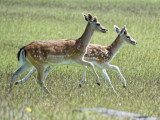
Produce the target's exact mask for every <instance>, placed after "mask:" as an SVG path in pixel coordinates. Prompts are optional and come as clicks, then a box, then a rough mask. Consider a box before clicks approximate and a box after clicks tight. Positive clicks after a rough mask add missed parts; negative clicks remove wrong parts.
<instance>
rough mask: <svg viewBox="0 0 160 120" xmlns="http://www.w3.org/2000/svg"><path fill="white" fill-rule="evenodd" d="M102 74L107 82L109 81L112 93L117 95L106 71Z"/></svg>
mask: <svg viewBox="0 0 160 120" xmlns="http://www.w3.org/2000/svg"><path fill="white" fill-rule="evenodd" d="M102 73H103V76H104V78H105V80H106V81H107V83H108V85H109V87H110V88H111V89H112V91H113V92H114V93H115V94H116V95H117V93H116V91H115V90H114V88H113V86H112V83H111V80H110V78H109V76H108V74H107V72H106V69H102Z"/></svg>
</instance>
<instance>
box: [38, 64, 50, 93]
mask: <svg viewBox="0 0 160 120" xmlns="http://www.w3.org/2000/svg"><path fill="white" fill-rule="evenodd" d="M36 69H37V72H38V75H37V83H38V84H39V85H40V87H41V88H42V89H43V90H44V92H46V93H47V94H50V92H49V90H48V89H47V88H46V86H45V85H44V79H45V77H46V76H45V75H44V73H45V70H46V69H45V68H44V67H42V66H41V67H40V68H39V67H37V68H36Z"/></svg>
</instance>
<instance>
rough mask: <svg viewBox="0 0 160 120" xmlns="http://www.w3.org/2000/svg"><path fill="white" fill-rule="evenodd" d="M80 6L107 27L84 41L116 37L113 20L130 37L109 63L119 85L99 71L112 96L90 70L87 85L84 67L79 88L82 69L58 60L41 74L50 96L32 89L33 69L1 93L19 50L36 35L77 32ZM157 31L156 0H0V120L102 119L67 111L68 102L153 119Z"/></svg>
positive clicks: (159, 89)
mask: <svg viewBox="0 0 160 120" xmlns="http://www.w3.org/2000/svg"><path fill="white" fill-rule="evenodd" d="M82 12H83V13H85V14H88V13H91V14H92V15H93V16H94V15H96V16H97V17H98V19H99V21H100V22H101V23H102V24H103V25H104V26H105V27H106V28H108V30H109V31H108V32H107V33H106V34H102V33H98V32H95V33H94V35H93V38H92V40H91V43H94V44H101V45H108V44H111V43H112V41H113V40H114V39H115V38H116V37H117V34H116V32H115V30H114V29H113V25H117V26H119V27H120V28H122V27H123V26H124V25H127V29H128V32H129V33H130V35H131V36H132V37H133V38H134V39H135V40H136V41H137V42H138V44H137V45H136V46H131V45H127V44H126V45H124V46H123V48H122V49H121V50H120V51H119V53H118V54H117V56H116V57H115V58H114V59H113V61H112V62H111V64H114V65H118V66H119V67H120V70H121V72H122V74H123V75H124V77H125V79H126V82H127V88H126V89H124V88H123V87H122V83H121V81H120V78H119V75H118V74H117V73H116V72H114V71H111V70H107V72H108V74H109V76H110V78H111V81H112V84H113V86H114V88H115V90H116V91H117V93H118V94H119V97H117V96H115V94H114V93H113V92H112V91H111V90H110V88H109V87H108V85H107V83H106V81H105V80H104V79H103V76H102V75H101V71H99V70H98V69H96V70H97V72H98V74H99V76H100V79H101V83H102V84H101V86H97V85H96V84H95V78H94V75H93V73H92V71H91V70H90V68H88V71H87V82H86V83H85V85H84V86H83V87H82V88H79V87H78V84H79V82H80V81H81V79H82V74H83V72H82V71H83V67H81V66H78V65H77V66H72V65H68V66H65V65H64V66H59V67H56V68H55V69H54V70H53V71H52V72H51V73H50V74H49V76H48V77H47V79H46V82H45V84H46V86H47V88H48V89H49V90H50V91H51V92H52V96H53V97H52V98H51V97H49V96H47V95H46V94H45V93H44V92H43V91H42V90H40V87H39V85H38V84H37V83H36V73H34V74H33V75H32V76H31V77H30V78H29V80H28V81H27V82H26V83H24V84H21V85H17V86H14V88H13V91H12V93H11V94H10V95H7V90H8V87H9V82H10V80H11V76H12V73H13V71H15V70H16V69H17V68H18V67H19V63H18V60H17V57H16V56H17V52H18V50H19V48H21V47H22V46H24V45H26V44H29V43H31V42H33V41H36V40H58V39H62V38H67V39H75V38H78V37H80V36H81V34H82V33H83V31H84V29H85V27H86V24H87V23H86V22H85V20H84V18H83V17H82V15H81V13H82ZM159 32H160V1H158V0H141V1H140V0H81V1H78V0H67V1H65V0H61V1H60V0H54V1H53V0H34V1H33V0H0V78H1V80H0V119H3V120H8V119H11V120H12V119H16V120H22V119H24V120H26V119H36V120H37V119H43V120H44V119H45V120H50V119H51V120H54V119H55V120H62V119H65V120H67V119H69V120H72V119H73V120H75V119H84V120H85V119H92V120H94V119H95V120H99V119H105V118H103V117H102V116H100V115H99V114H96V113H72V110H74V109H76V108H95V107H105V108H111V109H115V110H122V111H129V112H134V113H138V114H142V115H147V116H153V117H158V116H159V117H160V72H159V71H160V35H159ZM26 74H27V72H25V73H24V74H22V75H21V76H20V77H19V78H18V79H17V80H19V79H22V78H23V77H24V76H25V75H26ZM26 108H29V109H30V110H29V109H28V110H29V111H31V112H28V111H27V110H26Z"/></svg>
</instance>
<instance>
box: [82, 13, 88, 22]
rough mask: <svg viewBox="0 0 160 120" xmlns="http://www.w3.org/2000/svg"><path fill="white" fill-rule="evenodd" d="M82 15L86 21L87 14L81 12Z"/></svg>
mask: <svg viewBox="0 0 160 120" xmlns="http://www.w3.org/2000/svg"><path fill="white" fill-rule="evenodd" d="M82 15H83V17H84V19H85V20H86V21H88V17H87V15H85V14H84V13H82Z"/></svg>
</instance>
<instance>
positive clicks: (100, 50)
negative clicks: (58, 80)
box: [16, 25, 137, 93]
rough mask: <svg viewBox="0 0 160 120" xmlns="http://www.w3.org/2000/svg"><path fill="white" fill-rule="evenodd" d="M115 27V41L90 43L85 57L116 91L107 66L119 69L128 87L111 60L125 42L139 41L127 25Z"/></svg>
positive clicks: (82, 82)
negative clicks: (103, 44) (103, 43)
mask: <svg viewBox="0 0 160 120" xmlns="http://www.w3.org/2000/svg"><path fill="white" fill-rule="evenodd" d="M114 28H115V31H116V32H117V33H118V36H117V38H116V39H115V40H114V41H113V43H112V44H110V45H109V46H101V45H97V44H90V45H89V47H88V48H87V53H86V54H85V59H86V60H88V61H90V62H92V63H93V64H94V65H96V66H97V67H99V68H100V69H102V73H103V76H104V78H105V80H106V81H107V82H108V84H109V86H110V87H111V89H112V90H113V92H115V93H116V91H115V90H114V88H113V86H112V84H111V81H110V78H109V76H108V74H107V72H106V68H109V69H112V70H115V71H117V72H118V73H119V75H120V77H121V80H122V83H123V87H126V81H125V78H124V77H123V75H122V73H121V72H120V69H119V67H118V66H115V65H111V64H110V62H111V61H112V59H113V58H114V57H115V55H116V54H117V52H118V51H119V50H120V48H121V47H122V45H123V44H124V43H129V44H132V45H136V44H137V42H136V41H135V40H134V39H133V38H132V37H131V36H130V35H129V33H128V32H127V28H126V26H124V27H123V29H122V30H120V29H119V28H118V27H117V26H116V25H114ZM47 69H48V70H50V69H51V68H50V67H48V68H47ZM35 70H36V69H35V68H33V69H32V70H31V71H30V72H29V73H28V74H27V76H26V77H25V78H23V79H22V80H19V81H17V82H16V84H19V83H23V82H25V81H26V80H27V79H28V78H29V76H30V75H31V74H32V73H33V72H34V71H35ZM86 71H87V67H84V73H83V78H82V81H81V82H80V84H79V86H80V87H81V86H82V85H83V84H84V83H85V81H86Z"/></svg>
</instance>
